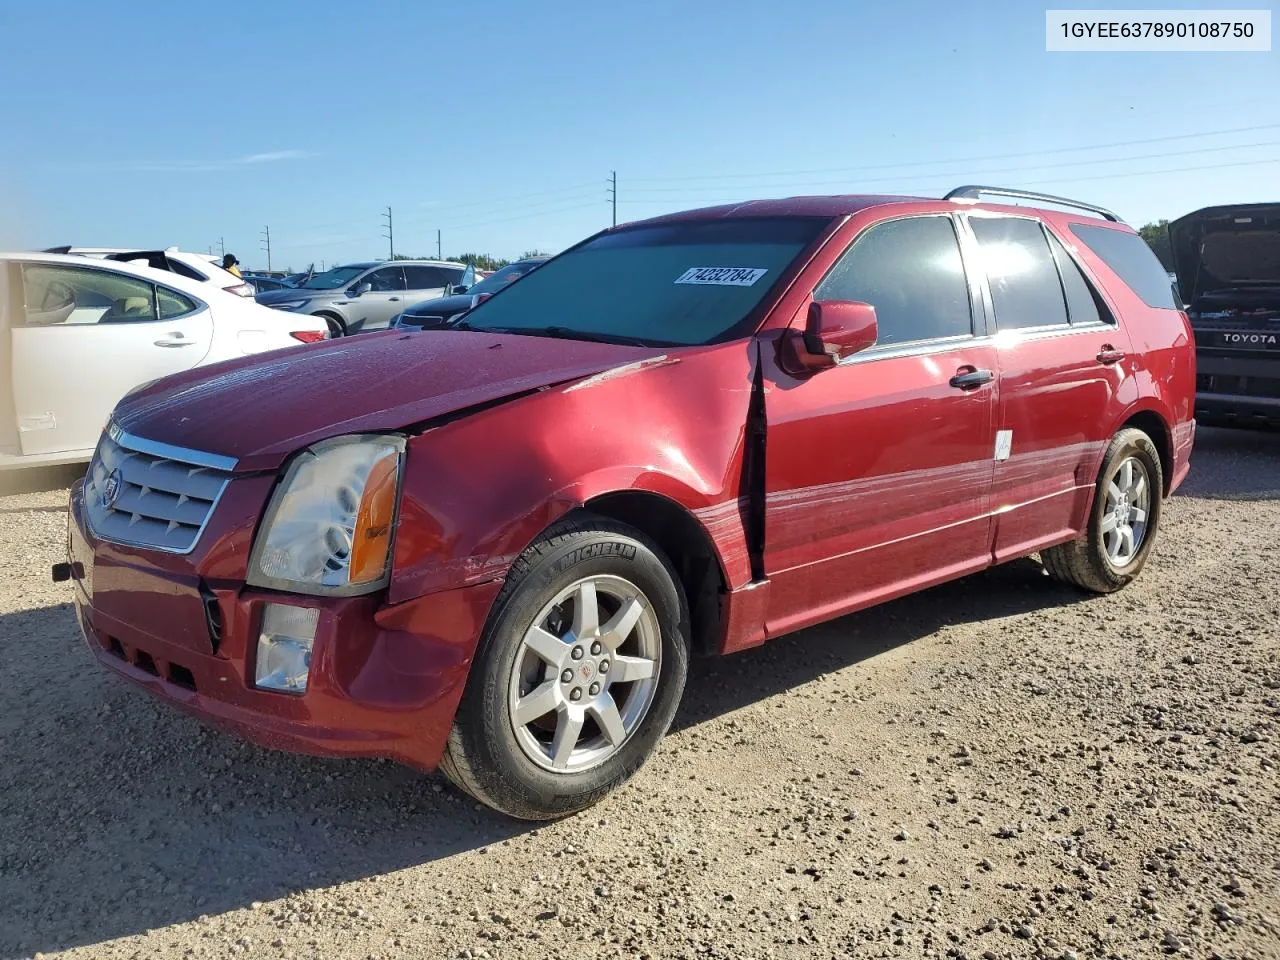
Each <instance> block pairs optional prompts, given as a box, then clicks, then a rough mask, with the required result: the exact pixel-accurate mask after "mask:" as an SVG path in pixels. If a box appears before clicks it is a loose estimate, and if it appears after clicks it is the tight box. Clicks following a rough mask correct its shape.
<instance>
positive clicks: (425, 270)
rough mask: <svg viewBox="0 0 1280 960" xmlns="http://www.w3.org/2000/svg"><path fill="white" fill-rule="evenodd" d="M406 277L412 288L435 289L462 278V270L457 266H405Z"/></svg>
mask: <svg viewBox="0 0 1280 960" xmlns="http://www.w3.org/2000/svg"><path fill="white" fill-rule="evenodd" d="M404 272H405V277H406V279H407V280H408V282H409V289H410V290H434V289H435V288H436V287H443V286H446V285H448V284H450V283H455V284H456V283H457V282H458V281H459V280H461V279H462V271H461V270H460V269H458V268H456V267H412V266H410V267H405V268H404Z"/></svg>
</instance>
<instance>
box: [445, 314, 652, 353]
mask: <svg viewBox="0 0 1280 960" xmlns="http://www.w3.org/2000/svg"><path fill="white" fill-rule="evenodd" d="M445 327H446V328H447V329H449V330H475V331H476V332H478V333H509V334H512V335H513V336H517V337H555V338H556V339H558V340H588V341H591V342H593V343H618V344H622V345H624V346H630V347H653V346H657V344H655V343H653V342H652V341H649V340H644V339H642V338H640V337H628V336H625V335H623V334H616V333H594V332H589V331H583V330H574V329H572V328H570V327H556V326H551V327H473V326H472V325H471V323H470V321H468V320H453V321H450V322H449V323H447V324H445Z"/></svg>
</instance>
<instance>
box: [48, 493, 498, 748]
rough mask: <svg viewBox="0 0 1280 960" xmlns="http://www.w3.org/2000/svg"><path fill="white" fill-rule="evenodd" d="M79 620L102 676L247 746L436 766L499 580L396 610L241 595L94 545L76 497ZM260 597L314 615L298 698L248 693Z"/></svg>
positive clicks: (72, 532) (72, 551) (73, 533)
mask: <svg viewBox="0 0 1280 960" xmlns="http://www.w3.org/2000/svg"><path fill="white" fill-rule="evenodd" d="M67 552H68V557H67V559H68V561H69V565H70V568H71V573H72V579H73V581H74V586H75V609H76V616H77V619H78V620H79V621H80V625H81V629H82V630H83V632H84V635H85V639H86V640H87V641H88V644H89V649H90V650H91V651H92V652H93V654H94V655H95V656H96V657H97V659H98V661H99V663H101V664H102V665H103V666H104V667H106V668H107V669H108V670H110V671H111V672H113V673H115V674H117V675H119V676H122V677H124V678H125V679H127V680H129V681H131V682H132V683H135V684H137V685H138V686H141V687H143V688H144V689H146V690H148V691H150V692H151V693H152V694H154V695H155V696H157V697H159V698H160V699H162V700H166V701H168V702H169V703H171V704H173V705H174V706H175V707H178V708H179V709H182V710H184V711H186V712H188V713H191V714H193V715H195V716H196V717H198V718H200V719H201V720H204V721H206V722H208V723H209V724H211V725H213V726H217V727H221V728H223V729H225V730H228V731H230V732H232V733H235V734H237V735H239V736H241V737H243V738H245V739H246V740H250V741H252V742H254V743H257V744H260V745H262V746H264V747H269V748H273V749H280V750H288V751H292V752H296V753H306V754H312V755H316V756H348V757H354V756H358V757H388V758H391V759H394V760H397V761H400V762H402V763H405V764H408V765H410V766H413V767H417V768H419V769H421V770H432V769H434V768H435V767H436V766H437V764H438V763H439V760H440V757H441V755H442V754H443V752H444V746H445V743H446V741H447V739H448V736H449V730H450V727H451V726H452V723H453V715H454V712H455V711H456V710H457V705H458V701H459V699H460V698H461V696H462V690H463V687H464V686H465V683H466V678H467V672H468V670H469V668H470V664H471V659H472V656H473V654H474V651H475V645H476V643H477V640H478V638H479V636H480V633H481V630H482V629H483V626H484V620H485V617H486V616H487V614H488V610H489V606H490V604H491V603H492V601H493V599H494V597H495V596H496V595H497V592H498V590H499V588H500V584H499V583H497V582H490V583H483V584H479V585H476V586H472V587H466V588H462V589H458V590H451V591H444V592H440V593H435V594H431V595H429V596H426V597H421V598H418V599H416V600H412V601H408V602H406V603H402V604H397V605H395V606H391V607H387V606H382V605H381V602H380V600H379V599H378V598H377V597H353V598H315V597H303V596H296V595H291V594H281V593H276V592H273V591H266V590H255V589H252V588H244V587H239V588H237V589H220V588H212V589H211V588H209V587H207V586H206V585H205V584H204V582H203V581H202V580H201V579H200V577H199V576H198V575H197V574H196V573H194V572H192V573H191V574H190V575H189V576H186V575H182V574H175V573H173V572H171V571H168V572H161V571H157V570H155V569H153V568H151V567H149V566H148V565H147V564H146V562H145V557H143V556H141V555H139V556H137V557H136V562H130V559H129V555H128V554H126V553H124V552H122V551H121V550H120V548H119V547H117V546H116V545H112V544H104V543H102V542H100V541H98V540H97V539H96V538H95V537H94V536H93V534H92V532H91V531H90V530H89V529H88V527H87V525H86V524H85V521H84V510H83V499H82V492H81V487H80V485H79V484H77V485H76V486H75V487H74V488H73V489H72V494H71V510H70V519H69V524H68V538H67ZM267 603H287V604H295V605H299V606H312V607H318V608H319V609H320V616H319V628H318V630H317V634H316V640H315V646H314V648H313V653H312V661H311V673H310V678H309V682H308V687H307V691H306V692H305V693H304V694H301V695H294V694H286V693H273V692H269V691H262V690H258V689H256V688H255V687H254V686H253V676H254V656H255V654H256V650H257V637H258V628H259V625H260V623H261V619H262V613H263V609H264V607H265V605H266V604H267Z"/></svg>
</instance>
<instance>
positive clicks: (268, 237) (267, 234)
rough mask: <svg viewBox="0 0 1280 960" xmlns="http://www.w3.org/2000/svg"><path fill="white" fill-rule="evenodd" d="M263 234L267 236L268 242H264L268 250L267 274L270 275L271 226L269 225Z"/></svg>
mask: <svg viewBox="0 0 1280 960" xmlns="http://www.w3.org/2000/svg"><path fill="white" fill-rule="evenodd" d="M262 232H263V234H264V235H265V236H266V240H265V241H264V242H265V243H266V249H267V273H270V272H271V225H270V224H268V225H267V226H266V227H264V228H263V230H262Z"/></svg>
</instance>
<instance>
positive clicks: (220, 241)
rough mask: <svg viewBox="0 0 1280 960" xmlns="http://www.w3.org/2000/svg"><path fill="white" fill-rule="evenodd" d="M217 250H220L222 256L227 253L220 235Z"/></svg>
mask: <svg viewBox="0 0 1280 960" xmlns="http://www.w3.org/2000/svg"><path fill="white" fill-rule="evenodd" d="M218 250H219V251H221V253H222V255H223V256H224V257H225V256H226V255H227V245H226V243H224V242H223V239H222V237H219V238H218Z"/></svg>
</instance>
